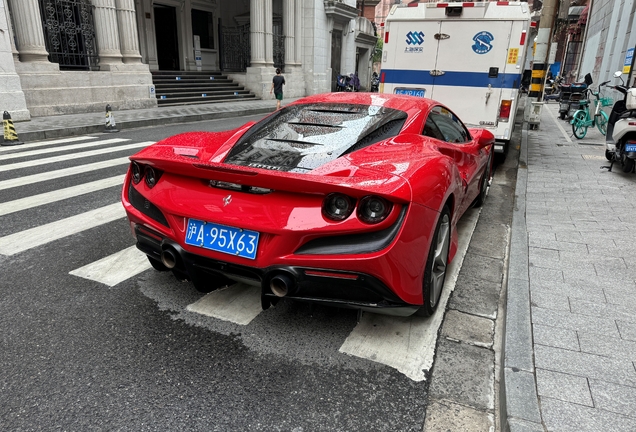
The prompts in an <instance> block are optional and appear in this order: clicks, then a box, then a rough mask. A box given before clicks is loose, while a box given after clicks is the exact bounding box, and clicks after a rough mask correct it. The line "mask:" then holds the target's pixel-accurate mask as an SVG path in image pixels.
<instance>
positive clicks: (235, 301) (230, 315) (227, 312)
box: [186, 283, 263, 325]
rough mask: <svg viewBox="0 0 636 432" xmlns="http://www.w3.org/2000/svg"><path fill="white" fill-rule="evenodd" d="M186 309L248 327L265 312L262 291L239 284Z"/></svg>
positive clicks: (209, 295) (220, 290)
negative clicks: (262, 304)
mask: <svg viewBox="0 0 636 432" xmlns="http://www.w3.org/2000/svg"><path fill="white" fill-rule="evenodd" d="M186 309H187V310H189V311H190V312H196V313H200V314H202V315H207V316H211V317H214V318H218V319H220V320H223V321H230V322H233V323H235V324H239V325H248V324H249V323H250V322H251V321H252V320H253V319H254V318H256V317H257V316H258V314H259V313H261V312H262V311H263V308H262V307H261V289H260V288H259V287H255V286H251V285H247V284H243V283H237V284H235V285H232V286H230V287H227V288H223V289H218V290H216V291H212V292H211V293H209V294H207V295H205V296H204V297H202V298H201V299H200V300H198V301H197V302H195V303H192V304H191V305H188V307H187V308H186Z"/></svg>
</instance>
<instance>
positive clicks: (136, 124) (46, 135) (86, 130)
mask: <svg viewBox="0 0 636 432" xmlns="http://www.w3.org/2000/svg"><path fill="white" fill-rule="evenodd" d="M122 112H124V111H120V112H119V113H122ZM271 112H272V107H264V108H252V109H241V110H237V111H219V112H209V113H203V114H182V115H178V116H170V117H153V118H147V119H135V120H118V121H117V128H118V129H120V130H123V129H134V128H141V127H148V126H163V125H168V124H178V123H189V122H197V121H204V120H216V119H223V118H229V117H242V116H249V115H257V114H269V113H271ZM102 132H104V123H103V122H101V120H100V122H99V123H92V124H87V125H83V126H72V127H59V128H51V129H44V130H39V131H31V132H29V131H23V132H20V138H21V139H22V140H23V141H24V142H29V141H40V140H45V139H53V138H63V137H67V136H74V135H86V134H96V133H102Z"/></svg>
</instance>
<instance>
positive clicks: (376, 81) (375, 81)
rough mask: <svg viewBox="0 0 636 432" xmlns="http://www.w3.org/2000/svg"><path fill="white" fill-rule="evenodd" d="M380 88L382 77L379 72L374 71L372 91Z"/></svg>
mask: <svg viewBox="0 0 636 432" xmlns="http://www.w3.org/2000/svg"><path fill="white" fill-rule="evenodd" d="M379 90H380V77H379V76H378V74H377V72H373V76H372V77H371V91H372V92H375V93H377V92H378V91H379Z"/></svg>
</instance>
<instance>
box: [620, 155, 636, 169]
mask: <svg viewBox="0 0 636 432" xmlns="http://www.w3.org/2000/svg"><path fill="white" fill-rule="evenodd" d="M622 159H623V160H622V161H621V162H622V169H623V172H624V173H630V172H632V170H633V169H634V159H630V158H628V157H626V156H625V155H623V158H622Z"/></svg>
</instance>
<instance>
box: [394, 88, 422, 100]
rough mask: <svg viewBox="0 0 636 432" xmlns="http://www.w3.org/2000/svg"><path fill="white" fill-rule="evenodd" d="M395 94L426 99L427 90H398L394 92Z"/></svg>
mask: <svg viewBox="0 0 636 432" xmlns="http://www.w3.org/2000/svg"><path fill="white" fill-rule="evenodd" d="M394 93H395V94H399V95H407V96H417V97H422V98H423V97H424V95H425V94H426V90H425V89H416V88H411V89H407V88H396V89H395V91H394Z"/></svg>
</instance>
